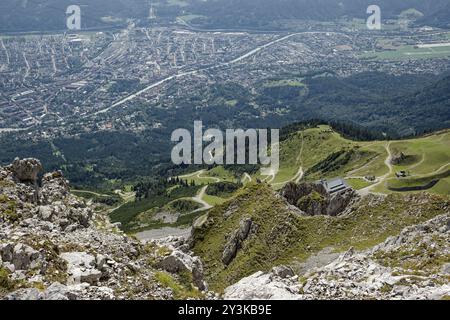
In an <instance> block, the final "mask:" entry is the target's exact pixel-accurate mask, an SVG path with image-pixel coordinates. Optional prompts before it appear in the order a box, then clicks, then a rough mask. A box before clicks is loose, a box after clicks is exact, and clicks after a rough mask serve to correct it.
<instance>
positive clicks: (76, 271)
mask: <svg viewBox="0 0 450 320" xmlns="http://www.w3.org/2000/svg"><path fill="white" fill-rule="evenodd" d="M60 257H61V258H62V259H63V260H65V261H66V262H67V272H68V274H69V275H70V277H69V280H68V283H70V284H78V283H83V282H86V283H89V284H96V283H97V282H98V281H99V280H100V278H101V276H102V272H101V271H100V270H98V269H96V264H95V262H96V259H95V257H94V256H92V255H90V254H87V253H85V252H66V253H62V254H61V255H60Z"/></svg>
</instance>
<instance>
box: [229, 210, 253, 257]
mask: <svg viewBox="0 0 450 320" xmlns="http://www.w3.org/2000/svg"><path fill="white" fill-rule="evenodd" d="M255 227H256V225H254V224H253V221H252V219H250V218H245V219H243V220H241V221H240V222H239V228H237V229H236V230H235V231H234V232H233V233H232V234H231V235H230V237H229V239H228V241H227V242H226V244H225V247H224V249H223V253H222V262H223V263H224V264H225V265H229V264H230V263H231V261H233V259H234V257H236V254H237V252H238V250H239V249H240V248H241V246H242V243H243V242H244V241H245V240H246V239H247V237H248V236H249V234H250V231H251V230H252V228H253V229H255Z"/></svg>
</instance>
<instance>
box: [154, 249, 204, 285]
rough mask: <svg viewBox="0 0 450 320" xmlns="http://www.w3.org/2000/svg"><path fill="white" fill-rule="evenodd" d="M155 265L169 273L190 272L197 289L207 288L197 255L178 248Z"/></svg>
mask: <svg viewBox="0 0 450 320" xmlns="http://www.w3.org/2000/svg"><path fill="white" fill-rule="evenodd" d="M157 266H158V267H159V268H161V269H164V270H166V271H168V272H170V273H180V272H185V271H187V272H189V273H191V274H192V280H193V283H194V285H195V286H196V287H197V288H198V289H200V290H205V289H206V288H207V286H206V283H205V281H204V274H203V265H202V262H201V261H200V258H198V257H193V256H191V255H189V254H186V253H184V252H182V251H179V250H173V251H172V253H171V254H170V255H168V256H166V257H164V258H163V259H162V260H161V261H160V262H159V263H158V264H157Z"/></svg>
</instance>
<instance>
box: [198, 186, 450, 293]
mask: <svg viewBox="0 0 450 320" xmlns="http://www.w3.org/2000/svg"><path fill="white" fill-rule="evenodd" d="M445 212H446V213H447V214H448V213H449V202H448V199H446V198H444V197H440V196H431V195H425V194H421V195H415V196H411V195H409V196H401V195H390V196H388V197H386V198H384V197H378V196H369V197H366V198H364V199H363V200H362V201H361V202H360V203H358V204H357V205H355V206H354V207H353V209H352V210H351V213H349V214H348V215H345V216H340V217H330V216H313V217H307V216H302V215H301V214H299V212H298V211H297V210H294V209H292V207H290V206H289V205H288V204H287V203H286V202H285V200H283V199H282V198H280V197H279V196H277V195H276V194H275V193H274V191H272V190H271V188H270V187H269V186H267V185H265V184H252V185H249V186H247V187H246V188H245V189H244V190H243V191H242V192H240V193H239V194H238V195H237V196H236V198H234V199H233V200H230V201H229V202H227V203H225V204H223V205H220V206H218V207H216V208H214V209H212V210H211V211H210V212H209V213H208V215H207V217H204V218H203V219H202V220H201V223H197V225H196V228H195V230H194V238H193V251H194V252H195V254H196V255H198V256H200V257H201V259H202V261H203V262H204V264H205V270H206V278H207V280H208V283H209V284H210V286H211V288H213V289H214V290H217V291H221V290H223V289H224V288H225V287H227V286H229V285H231V284H233V283H235V282H237V281H239V280H240V279H241V278H243V277H245V276H248V275H250V274H252V273H254V272H256V271H268V270H270V268H272V267H274V266H277V265H280V264H291V265H292V266H295V265H297V264H299V263H300V262H303V261H305V259H307V258H308V257H309V256H311V255H312V254H314V253H317V252H320V251H321V250H323V249H325V248H330V247H331V248H334V250H337V251H338V252H339V251H345V250H348V249H349V248H350V247H354V248H356V249H366V248H370V247H372V246H374V245H376V244H378V243H381V242H382V241H384V240H385V239H386V238H387V237H389V236H393V235H396V234H398V233H399V232H400V231H401V230H402V228H404V227H405V226H408V225H414V224H418V223H420V222H423V221H426V220H428V219H431V218H433V217H434V216H436V215H439V214H443V213H445ZM249 221H250V222H251V223H250V227H248V224H249ZM246 226H247V228H246ZM245 229H247V232H246V237H244V239H243V240H242V237H241V241H239V245H238V246H237V248H238V249H237V253H236V256H235V257H234V259H231V261H229V260H228V259H225V262H224V255H226V251H227V248H228V244H229V243H230V242H229V241H230V237H231V238H232V236H233V235H235V234H236V231H239V230H240V231H242V230H245Z"/></svg>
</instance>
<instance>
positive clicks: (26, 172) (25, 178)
mask: <svg viewBox="0 0 450 320" xmlns="http://www.w3.org/2000/svg"><path fill="white" fill-rule="evenodd" d="M11 171H12V173H13V175H14V177H16V178H17V179H18V180H19V181H20V182H32V183H36V182H37V177H38V174H39V173H40V172H41V171H42V164H41V162H40V161H39V160H37V159H34V158H28V159H22V160H21V159H19V158H16V159H14V162H13V163H12V165H11Z"/></svg>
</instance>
